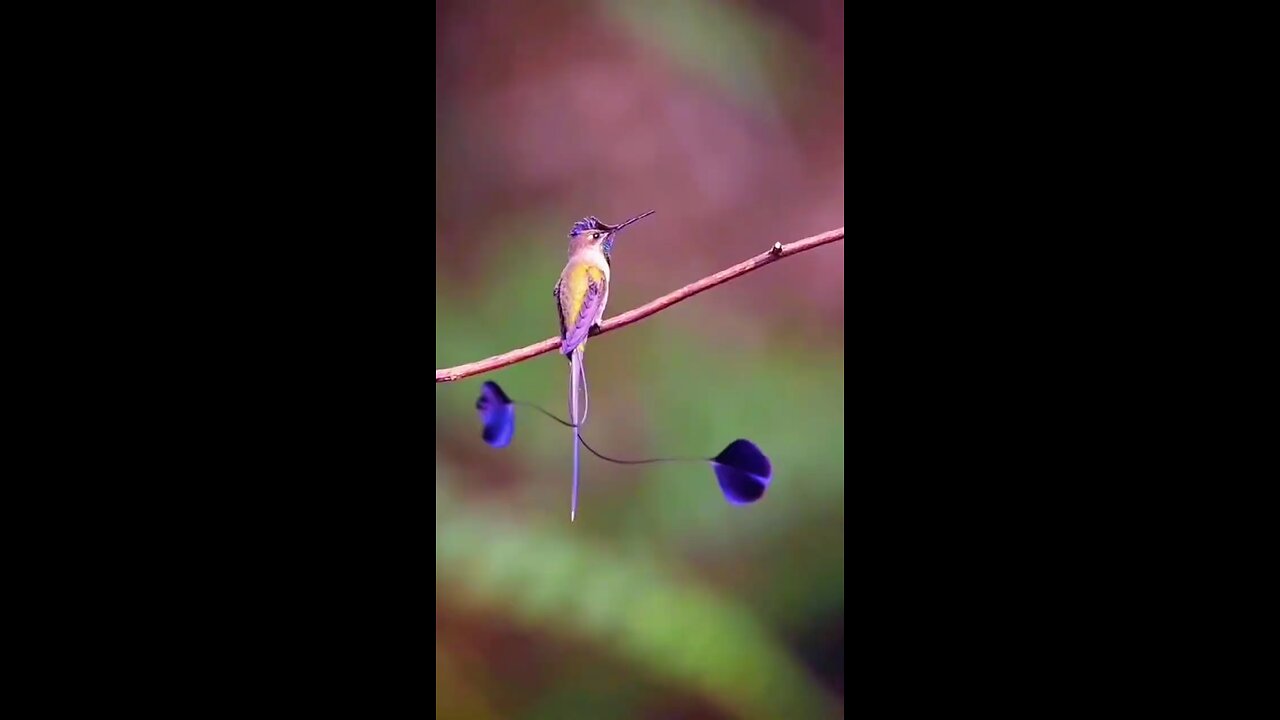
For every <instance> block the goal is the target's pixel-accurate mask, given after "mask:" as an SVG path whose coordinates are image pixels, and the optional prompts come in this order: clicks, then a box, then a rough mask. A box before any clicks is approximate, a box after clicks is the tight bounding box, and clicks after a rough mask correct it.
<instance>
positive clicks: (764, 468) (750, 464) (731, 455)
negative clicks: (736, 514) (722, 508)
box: [711, 440, 773, 505]
mask: <svg viewBox="0 0 1280 720" xmlns="http://www.w3.org/2000/svg"><path fill="white" fill-rule="evenodd" d="M711 469H712V470H715V473H716V480H718V481H719V482H720V491H721V492H723V493H724V499H725V500H728V501H729V502H730V503H733V504H734V505H747V504H750V503H753V502H755V501H757V500H759V499H760V498H762V497H764V491H765V490H767V489H768V488H769V481H770V480H772V479H773V466H771V465H770V464H769V458H767V457H765V454H764V453H762V452H760V448H758V447H756V445H755V443H753V442H751V441H750V440H734V441H733V442H731V443H729V447H727V448H725V449H724V451H722V452H721V453H720V454H719V455H717V456H715V457H714V458H711Z"/></svg>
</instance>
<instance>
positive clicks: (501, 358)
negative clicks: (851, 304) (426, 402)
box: [436, 228, 844, 383]
mask: <svg viewBox="0 0 1280 720" xmlns="http://www.w3.org/2000/svg"><path fill="white" fill-rule="evenodd" d="M843 239H844V228H836V229H835V230H828V231H827V232H824V233H822V234H821V235H814V236H813V237H807V238H805V239H803V240H797V241H796V242H793V243H791V244H790V245H783V244H782V243H774V245H773V247H772V248H770V249H769V250H767V251H765V252H763V253H760V254H759V255H756V256H755V257H753V258H751V259H749V260H745V261H743V262H740V263H738V264H737V265H734V266H733V267H731V268H727V269H724V270H721V271H720V272H718V273H716V274H715V275H708V276H707V277H704V278H702V279H701V280H699V281H697V282H695V283H691V284H689V285H685V286H684V287H682V288H680V289H679V290H675V291H673V292H670V293H667V294H666V295H663V296H662V297H660V298H658V299H657V300H654V301H652V302H650V303H648V304H646V305H641V306H640V307H638V308H636V309H634V310H628V311H627V312H624V313H622V314H621V315H615V316H614V317H611V318H609V319H608V320H605V321H604V322H602V323H600V332H599V333H597V334H599V335H603V334H604V333H607V332H609V331H610V330H617V329H618V328H621V327H626V326H627V325H630V324H631V323H633V322H637V321H639V320H643V319H644V318H647V317H649V316H650V315H652V314H654V313H656V312H658V311H659V310H665V309H666V308H669V307H671V306H672V305H675V304H676V303H678V302H680V301H681V300H684V299H686V298H690V297H693V296H694V295H697V294H698V293H700V292H702V291H703V290H710V289H711V288H713V287H715V286H717V285H719V284H720V283H723V282H728V281H730V280H732V279H734V278H736V277H738V276H739V275H745V274H747V273H749V272H751V271H752V270H755V269H757V268H761V267H764V266H765V265H768V264H769V263H771V262H773V261H775V260H781V259H782V258H784V257H788V256H790V255H795V254H796V253H802V252H804V251H805V250H812V249H813V248H816V247H818V246H819V245H826V244H827V243H830V242H835V241H836V240H843ZM558 347H560V338H558V337H553V338H548V339H546V340H543V341H542V342H537V343H534V344H532V345H529V346H527V347H522V348H520V349H519V350H512V351H511V352H508V353H503V354H501V355H494V356H493V357H491V358H485V359H484V360H477V361H476V362H473V363H467V364H466V365H458V366H457V367H451V368H445V369H444V370H437V371H436V382H438V383H442V382H453V381H454V380H461V379H463V378H468V377H471V376H472V375H479V374H481V373H487V372H489V371H490V370H497V369H498V368H504V367H506V366H508V365H514V364H516V363H518V362H521V361H523V360H528V359H529V358H532V357H537V356H539V355H541V354H543V353H548V352H551V351H552V350H555V349H556V348H558Z"/></svg>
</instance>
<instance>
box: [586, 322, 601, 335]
mask: <svg viewBox="0 0 1280 720" xmlns="http://www.w3.org/2000/svg"><path fill="white" fill-rule="evenodd" d="M599 334H600V323H595V324H593V325H592V326H591V328H590V329H588V330H587V337H595V336H597V335H599Z"/></svg>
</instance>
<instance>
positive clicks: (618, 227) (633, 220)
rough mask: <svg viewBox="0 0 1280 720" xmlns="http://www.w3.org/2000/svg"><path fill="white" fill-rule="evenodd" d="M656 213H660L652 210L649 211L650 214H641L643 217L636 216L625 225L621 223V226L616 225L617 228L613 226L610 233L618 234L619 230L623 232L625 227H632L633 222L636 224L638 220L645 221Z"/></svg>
mask: <svg viewBox="0 0 1280 720" xmlns="http://www.w3.org/2000/svg"><path fill="white" fill-rule="evenodd" d="M656 212H658V211H657V210H650V211H649V212H647V213H644V214H641V215H637V216H635V217H633V218H631V219H630V220H628V221H626V222H624V223H621V224H619V225H615V226H613V227H611V228H609V232H610V233H616V232H618V231H619V230H621V229H622V228H624V227H626V226H628V225H630V224H631V223H633V222H635V221H637V220H643V219H645V218H647V217H649V216H650V215H652V214H654V213H656Z"/></svg>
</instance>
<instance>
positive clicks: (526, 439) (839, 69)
mask: <svg viewBox="0 0 1280 720" xmlns="http://www.w3.org/2000/svg"><path fill="white" fill-rule="evenodd" d="M843 16H844V10H843V3H841V2H834V1H827V0H821V1H819V0H814V1H810V2H796V1H794V0H785V1H781V0H780V1H764V0H758V1H752V2H747V1H741V2H727V1H726V2H712V1H709V0H688V1H683V2H670V1H654V2H647V1H644V2H642V1H639V0H630V1H622V0H618V1H614V2H610V1H596V2H592V1H586V0H583V1H575V2H566V1H557V0H550V1H547V2H542V1H538V2H494V1H487V2H486V1H476V0H462V1H458V2H440V3H437V11H436V47H437V50H436V52H437V55H436V117H437V126H436V128H437V129H436V139H435V142H436V153H437V165H436V208H437V215H436V217H437V226H436V273H437V274H436V291H435V292H436V367H437V368H444V367H448V366H452V365H458V364H462V363H466V362H471V361H474V360H479V359H482V358H485V357H488V356H490V355H495V354H498V353H501V352H505V351H508V350H511V349H514V348H517V347H521V346H524V345H527V344H529V343H532V342H535V341H538V340H543V339H545V338H547V337H550V336H552V335H555V334H556V333H557V332H558V324H557V321H556V314H555V303H554V300H553V299H552V295H551V289H552V287H553V285H554V284H555V281H556V278H557V277H558V276H559V273H560V270H561V269H562V268H563V266H564V263H565V260H566V250H567V244H568V239H567V237H566V236H567V233H568V231H569V228H570V226H571V225H572V224H573V222H574V221H575V220H578V219H579V218H582V217H584V216H586V215H597V216H599V217H600V218H601V219H602V220H604V221H606V222H619V221H620V220H622V219H625V218H626V217H630V216H632V215H635V214H637V213H640V212H643V211H645V210H650V209H654V210H657V211H658V212H657V214H656V215H654V216H652V217H650V218H647V219H645V220H643V221H641V222H640V223H637V224H636V225H634V226H632V227H631V228H628V229H627V230H626V231H625V232H624V233H623V234H622V235H621V236H620V238H619V240H618V242H617V244H616V246H615V248H614V254H613V268H612V270H613V284H612V287H611V288H610V299H609V307H608V310H607V313H606V315H607V316H612V315H616V314H619V313H621V312H623V311H625V310H629V309H631V308H634V307H636V306H638V305H640V304H643V303H645V302H648V301H649V300H652V299H653V298H655V297H658V296H659V295H662V294H664V293H667V292H669V291H671V290H673V289H675V288H678V287H680V286H682V285H685V284H687V283H689V282H692V281H694V280H696V279H698V278H701V277H703V276H705V275H708V274H710V273H713V272H716V271H719V270H722V269H724V268H726V267H728V266H730V265H732V264H735V263H737V262H740V261H742V260H744V259H746V258H747V257H750V256H752V255H754V254H756V253H759V252H761V251H763V250H765V249H767V248H769V247H770V246H771V245H772V244H773V243H774V242H775V241H782V242H790V241H793V240H798V239H800V238H803V237H807V236H809V235H813V234H816V233H819V232H823V231H825V230H830V229H833V228H837V227H841V226H843V225H844V224H845V218H844V179H843V175H844V71H843V62H844V30H843V27H844V17H843ZM843 268H844V243H843V241H841V242H836V243H833V244H831V245H827V246H824V247H821V248H819V249H817V250H813V251H810V252H808V253H803V254H801V255H798V256H794V257H791V258H788V259H786V260H783V261H781V262H778V263H775V264H772V265H770V266H768V267H766V268H763V269H761V270H759V271H756V272H753V273H750V274H748V275H746V276H743V277H741V278H739V279H737V280H734V281H732V282H730V283H728V284H726V285H723V286H721V287H719V288H716V289H714V290H711V291H709V292H707V293H704V294H702V295H699V296H697V297H695V298H692V299H689V300H686V301H684V302H682V303H680V304H677V305H675V306H674V307H671V308H669V309H667V310H665V311H663V312H661V313H658V314H656V315H654V316H652V317H650V318H648V319H646V320H643V321H641V322H640V323H637V324H635V325H632V326H630V327H627V328H625V329H623V330H619V331H616V332H613V333H609V334H607V335H604V336H601V337H599V338H595V339H593V340H591V342H590V343H589V345H588V351H587V355H586V359H587V371H588V377H589V380H590V388H591V411H590V419H589V421H588V424H587V427H586V431H585V433H584V434H585V436H586V437H587V439H588V440H589V441H590V442H591V443H592V445H593V446H595V447H596V448H597V449H599V450H601V451H603V452H605V453H607V454H611V455H613V456H615V457H647V456H653V455H705V456H711V455H714V454H715V453H717V452H719V451H720V450H721V449H722V448H723V447H724V446H725V445H727V444H728V443H729V442H730V441H731V440H733V439H735V438H738V437H745V438H750V439H752V440H754V441H755V442H757V443H758V444H759V445H760V446H761V447H762V449H763V450H764V451H765V452H766V453H767V454H768V455H769V456H770V458H771V459H772V461H773V464H774V468H775V474H774V481H773V484H772V486H771V487H770V490H769V492H768V493H767V494H766V495H765V497H764V498H763V499H762V500H761V501H759V502H758V503H756V504H754V505H749V506H745V507H735V506H730V505H728V504H727V503H726V502H725V501H724V500H723V499H722V496H721V494H720V492H719V489H718V487H717V486H716V483H715V479H714V477H713V475H712V473H711V471H710V470H709V468H707V467H706V466H704V465H700V464H689V465H654V466H640V467H618V466H614V465H608V464H605V463H604V462H602V461H599V460H597V459H595V458H593V457H591V456H590V455H589V454H587V453H586V452H584V453H583V485H582V491H581V496H580V506H579V516H578V522H576V523H574V524H573V525H570V524H569V521H568V520H569V519H568V506H569V488H570V469H571V455H570V452H571V442H572V441H571V437H570V433H569V431H568V430H567V429H565V428H563V427H561V426H559V425H556V424H555V423H553V422H551V421H550V420H547V419H545V418H543V417H541V416H539V415H537V414H535V413H533V412H532V411H524V412H522V413H520V414H519V416H518V420H517V432H516V437H515V441H514V442H513V443H512V445H511V446H510V447H508V448H505V449H502V450H494V449H491V448H489V447H488V446H486V445H485V444H484V443H483V442H482V441H481V439H480V425H479V423H478V420H477V418H476V413H475V410H474V403H475V399H476V397H477V395H478V393H479V389H480V384H481V383H482V382H483V381H485V380H494V381H496V382H498V383H499V384H501V385H502V387H503V388H504V389H505V390H506V391H507V392H508V393H509V394H510V395H512V396H513V397H515V398H517V399H521V400H526V401H530V402H534V403H538V404H541V405H543V406H544V407H547V408H548V409H550V410H552V411H555V412H558V413H560V414H561V415H562V416H563V415H564V414H566V411H567V407H566V393H567V388H568V370H567V365H566V363H565V362H564V361H563V359H562V358H560V357H559V356H558V355H556V354H547V355H543V356H540V357H538V358H535V359H533V360H530V361H526V362H523V363H520V364H518V365H515V366H512V367H509V368H505V369H503V370H500V371H497V372H494V373H491V374H487V375H482V376H479V377H475V378H469V379H466V380H462V381H458V382H455V383H447V384H439V385H437V386H436V472H437V476H436V501H437V505H436V507H437V510H436V647H435V654H436V657H435V659H436V715H437V717H441V718H477V719H483V718H556V719H564V718H826V717H840V716H842V715H843V707H844V679H843V673H844V637H845V628H844V580H845V577H844V547H843V543H844V421H843V416H844V370H843V367H844V329H843V327H844V270H843Z"/></svg>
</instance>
